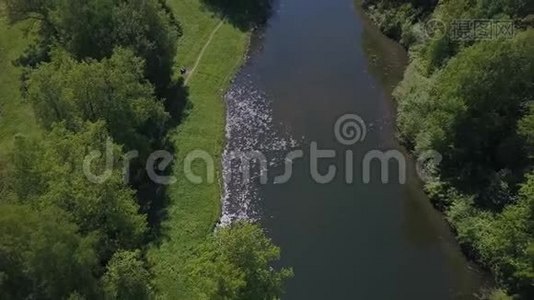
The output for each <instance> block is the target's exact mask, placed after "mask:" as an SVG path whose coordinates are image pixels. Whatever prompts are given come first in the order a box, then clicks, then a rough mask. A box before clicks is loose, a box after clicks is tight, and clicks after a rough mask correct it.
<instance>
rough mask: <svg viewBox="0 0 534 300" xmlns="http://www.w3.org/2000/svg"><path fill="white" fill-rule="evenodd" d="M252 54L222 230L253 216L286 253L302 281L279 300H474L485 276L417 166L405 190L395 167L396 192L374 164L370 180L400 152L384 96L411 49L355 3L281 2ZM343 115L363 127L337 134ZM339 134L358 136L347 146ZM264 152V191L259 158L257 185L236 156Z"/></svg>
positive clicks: (234, 129)
mask: <svg viewBox="0 0 534 300" xmlns="http://www.w3.org/2000/svg"><path fill="white" fill-rule="evenodd" d="M249 55H250V57H249V59H248V61H247V63H246V64H245V65H244V66H243V68H242V69H241V71H240V72H239V74H238V76H237V77H236V79H235V80H234V83H233V87H232V88H231V90H230V91H229V92H228V94H227V95H226V101H227V108H228V116H227V119H228V122H227V140H228V145H227V148H226V151H225V154H224V157H223V164H224V170H225V174H224V177H225V195H224V205H223V213H224V214H223V218H222V222H223V223H228V222H231V221H232V220H236V219H243V218H246V219H255V220H257V221H259V222H261V224H262V225H263V226H264V228H265V229H266V230H267V232H268V234H269V236H270V237H272V239H273V240H274V242H275V243H276V244H277V245H279V246H280V247H281V248H282V259H281V262H280V265H281V266H292V267H293V269H294V272H295V277H294V278H293V279H291V280H289V281H288V282H287V285H286V294H285V296H284V299H472V298H474V297H475V294H476V293H478V292H479V291H480V289H481V286H482V285H483V279H482V278H483V276H482V274H480V272H478V271H477V270H476V268H474V267H473V266H471V265H470V263H469V262H468V261H467V260H466V259H465V257H464V256H463V255H462V253H461V251H460V249H459V247H458V245H457V244H456V243H455V241H454V238H453V236H452V234H451V232H450V230H449V228H448V226H447V224H446V223H445V222H444V220H443V217H442V215H440V214H439V213H438V212H436V211H435V210H434V209H433V208H432V207H431V205H430V202H429V200H428V199H427V198H426V197H425V195H424V194H423V192H422V188H421V182H420V180H419V179H418V177H417V176H416V172H415V171H414V163H413V161H411V160H409V159H407V166H408V167H407V171H406V174H407V182H406V183H402V182H400V181H402V180H399V176H398V174H399V173H401V172H403V171H404V170H403V168H402V167H399V166H398V165H396V164H395V163H390V164H389V166H390V167H391V169H390V171H389V177H388V180H389V183H382V181H381V171H382V169H381V168H380V165H376V164H374V165H373V164H372V165H371V166H372V167H371V171H370V173H369V174H370V178H369V179H370V182H369V183H366V181H365V180H364V177H365V175H364V173H365V172H364V171H363V170H364V169H365V168H364V166H365V157H366V155H367V154H368V153H370V151H373V150H380V151H383V153H385V151H389V150H397V152H396V153H403V152H402V151H403V150H402V148H401V147H400V146H399V145H398V143H397V141H396V139H395V105H394V103H393V101H392V99H391V97H390V94H391V92H392V89H393V87H394V86H395V85H396V84H397V83H398V81H399V80H400V79H401V78H402V73H403V70H404V68H405V66H406V63H407V57H406V53H405V52H404V50H403V49H401V48H400V47H399V46H398V45H397V44H396V43H394V42H392V41H390V40H388V39H387V38H385V37H384V36H382V35H381V34H380V33H379V32H378V31H377V29H376V28H374V27H373V26H372V25H371V24H370V22H369V21H368V20H367V19H366V17H365V16H364V15H363V14H362V13H361V11H360V9H359V8H357V5H356V4H355V3H354V2H353V0H313V1H309V0H279V1H278V2H276V3H275V6H274V11H273V15H272V17H271V18H270V20H269V22H268V24H267V25H266V26H265V28H264V29H263V32H261V33H260V34H257V35H256V37H255V38H254V40H253V42H252V46H251V51H250V53H249ZM347 114H349V115H348V116H347ZM343 116H347V117H346V118H352V120H356V123H355V124H356V125H357V126H358V127H356V128H354V127H353V128H352V129H355V130H356V129H358V130H356V131H350V128H349V129H348V131H346V132H342V134H341V137H340V135H336V134H335V132H336V131H335V129H336V128H335V124H336V122H337V121H338V120H339V119H340V117H343ZM342 128H343V127H342ZM343 133H344V134H346V135H347V136H348V137H349V139H350V135H351V134H353V135H352V137H355V135H358V133H359V136H356V140H351V141H348V140H347V139H344V138H343ZM347 136H346V137H347ZM312 144H315V145H317V147H318V148H319V149H330V150H332V151H333V153H335V155H336V157H335V158H331V159H322V160H319V163H318V170H319V173H320V174H323V175H324V174H326V173H327V171H328V170H329V167H330V168H331V167H332V166H334V167H336V170H337V174H336V176H335V177H334V179H333V180H332V181H331V182H322V183H320V182H318V180H317V179H316V178H315V177H314V176H313V175H312V174H313V169H314V166H313V163H312V162H311V160H310V158H311V153H312V150H310V145H312ZM293 150H302V153H303V158H300V159H294V160H293V164H292V165H291V166H292V176H291V177H290V179H289V181H288V182H285V183H282V182H281V180H275V179H274V178H275V177H276V176H277V175H280V174H283V173H284V170H285V164H286V161H290V160H286V155H287V153H289V152H290V151H293ZM255 151H256V152H255ZM348 151H350V152H348ZM259 152H261V153H262V154H263V155H265V162H266V166H267V171H268V172H267V174H268V176H267V177H268V178H267V183H266V184H262V183H261V180H260V179H261V178H260V176H259V175H260V174H261V173H260V172H259V170H260V167H259V166H260V164H259V162H260V161H261V160H263V159H262V158H261V156H256V158H257V160H256V162H258V163H257V164H255V165H253V168H252V172H251V174H252V178H251V179H250V180H243V177H244V176H243V170H244V169H243V164H241V163H240V161H239V160H236V159H233V158H235V157H236V154H240V155H242V154H243V153H249V154H250V153H253V154H254V155H257V154H258V153H259ZM347 153H349V154H351V153H352V155H349V156H350V157H352V160H350V159H347V157H346V155H347ZM238 156H239V155H238ZM348 165H349V166H350V165H352V166H353V167H352V169H351V168H350V167H348ZM255 167H256V168H255ZM347 170H352V172H350V173H351V174H352V176H350V175H347V174H346V171H347ZM351 177H352V179H351V180H349V178H351ZM347 182H348V183H347Z"/></svg>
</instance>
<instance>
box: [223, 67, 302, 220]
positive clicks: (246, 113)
mask: <svg viewBox="0 0 534 300" xmlns="http://www.w3.org/2000/svg"><path fill="white" fill-rule="evenodd" d="M224 98H225V101H226V147H225V150H224V153H223V158H222V164H223V181H224V192H223V198H222V203H223V207H222V216H221V220H220V224H221V225H223V226H224V225H228V224H230V223H231V222H233V221H236V220H243V219H248V220H255V219H257V218H259V217H260V212H259V211H258V210H259V209H258V205H257V204H258V201H260V200H261V199H260V193H259V192H258V191H259V184H260V182H259V177H260V172H259V170H260V167H259V165H260V164H259V162H258V161H253V162H252V163H251V164H250V165H251V172H250V173H251V178H250V180H248V181H247V180H243V178H242V174H243V171H244V168H245V167H246V165H244V164H241V161H240V159H234V157H236V156H239V155H240V154H242V153H252V152H254V151H259V152H261V153H263V154H264V155H265V156H266V158H267V161H268V166H269V168H268V169H271V167H273V166H276V165H278V164H280V163H281V162H283V158H284V157H285V154H286V153H287V152H288V151H290V149H292V148H295V147H296V146H297V142H296V141H295V140H294V139H293V138H292V137H290V136H289V134H287V133H286V132H285V130H283V128H284V127H283V126H278V125H275V124H273V119H272V109H271V102H270V100H269V98H268V97H267V95H265V94H264V93H263V92H262V91H261V90H260V89H259V88H258V87H257V86H256V85H255V84H254V80H252V78H251V77H250V76H249V75H248V74H246V68H245V69H244V70H242V71H241V72H240V73H239V74H238V76H237V77H236V79H235V80H234V82H233V83H232V87H231V89H230V90H229V91H228V92H227V94H226V95H225V97H224ZM272 177H273V176H271V174H269V179H270V180H272Z"/></svg>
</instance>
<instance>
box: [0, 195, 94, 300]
mask: <svg viewBox="0 0 534 300" xmlns="http://www.w3.org/2000/svg"><path fill="white" fill-rule="evenodd" d="M0 210H1V211H2V213H1V214H0V270H1V271H0V298H3V299H62V298H65V297H67V296H68V295H70V294H72V293H75V292H77V293H80V294H83V295H85V296H88V297H94V296H95V295H96V294H97V282H96V279H95V276H94V274H95V271H96V269H97V268H98V259H97V256H96V253H95V252H94V250H93V244H94V239H93V238H92V237H91V236H87V237H82V236H80V235H79V234H78V232H77V231H78V228H77V226H76V225H74V224H72V223H70V222H68V221H67V220H66V218H65V214H64V212H62V211H61V210H59V209H57V208H47V209H44V210H42V211H35V210H32V209H30V208H29V207H27V206H24V205H9V204H7V205H6V204H0Z"/></svg>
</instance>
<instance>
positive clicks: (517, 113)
mask: <svg viewBox="0 0 534 300" xmlns="http://www.w3.org/2000/svg"><path fill="white" fill-rule="evenodd" d="M364 7H365V8H366V10H367V11H368V13H369V14H370V16H371V17H372V19H373V20H374V21H375V22H376V23H377V24H378V25H379V26H380V28H381V29H382V30H383V32H384V33H386V34H387V35H388V36H390V37H392V38H394V39H397V40H398V41H400V42H401V43H402V44H403V45H404V46H405V47H407V48H409V50H410V58H411V61H410V65H409V66H408V68H407V70H406V72H405V76H404V79H403V81H402V82H401V83H400V84H399V85H398V87H397V88H396V90H395V93H394V96H395V98H396V100H397V101H398V128H399V134H400V138H401V140H402V141H403V142H404V143H405V144H406V145H407V146H408V147H409V148H410V149H412V150H413V152H414V154H415V155H416V156H417V155H420V154H423V153H425V152H426V151H429V150H433V151H438V152H439V153H440V154H441V155H442V156H443V160H442V161H441V163H440V164H439V165H436V164H434V165H427V167H428V168H429V169H430V170H432V173H433V176H432V180H430V181H428V182H426V187H425V189H426V192H427V193H428V195H429V196H430V198H431V200H432V201H433V203H434V205H435V206H436V207H438V208H440V209H441V210H443V211H444V212H445V214H446V217H447V219H448V221H449V222H450V224H451V226H452V227H453V229H454V230H455V232H456V233H457V237H458V241H459V242H460V244H461V245H462V248H463V249H464V251H465V252H466V253H467V254H468V255H469V256H470V257H472V258H473V259H475V260H476V261H478V262H479V263H480V264H481V265H482V266H484V267H486V268H487V269H489V270H490V271H491V273H492V274H493V275H494V277H495V279H496V281H497V283H498V285H499V286H500V287H501V288H502V290H500V291H496V292H495V293H494V294H493V297H495V298H496V299H504V298H507V297H508V296H506V294H508V295H510V297H517V298H523V299H532V298H533V297H534V171H533V167H534V161H533V158H534V106H533V103H532V101H533V99H534V29H532V27H533V25H534V22H533V20H534V1H532V0H449V1H434V0H430V1H425V0H423V1H419V0H411V1H410V0H405V1H404V0H368V1H365V2H364ZM435 24H439V25H441V27H440V28H437V29H436V27H432V26H431V25H435ZM462 24H463V27H462ZM499 24H501V25H503V24H505V25H506V24H513V30H511V31H510V30H508V31H505V33H506V34H503V31H500V32H497V33H499V35H488V34H492V33H496V31H495V30H496V29H495V28H498V27H495V26H496V25H499ZM469 26H471V27H469ZM476 26H478V27H476ZM489 26H493V27H489ZM466 28H467V32H466V31H465V30H466ZM460 29H461V30H464V32H463V34H464V35H458V34H459V32H458V30H460ZM508 29H510V27H508ZM469 30H471V32H469ZM476 30H478V32H477V31H476ZM473 31H475V32H473ZM477 34H478V35H477Z"/></svg>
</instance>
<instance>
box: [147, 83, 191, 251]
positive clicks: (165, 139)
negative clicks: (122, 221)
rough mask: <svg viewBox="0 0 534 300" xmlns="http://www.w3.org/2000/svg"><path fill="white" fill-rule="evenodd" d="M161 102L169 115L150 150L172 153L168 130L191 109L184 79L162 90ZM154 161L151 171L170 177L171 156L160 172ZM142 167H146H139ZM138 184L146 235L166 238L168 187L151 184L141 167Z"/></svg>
mask: <svg viewBox="0 0 534 300" xmlns="http://www.w3.org/2000/svg"><path fill="white" fill-rule="evenodd" d="M162 96H163V99H164V100H163V101H164V104H165V110H166V111H167V112H168V113H169V115H170V118H169V120H168V121H167V122H166V124H165V127H164V129H163V130H162V133H161V135H160V138H158V139H156V140H157V142H156V145H153V149H154V150H164V151H167V152H168V153H171V154H173V155H174V154H175V153H176V149H175V144H174V141H173V140H172V137H171V135H172V133H173V132H174V131H175V130H176V128H177V127H178V126H179V125H180V124H181V123H182V122H183V121H184V120H185V119H186V118H187V116H188V115H189V112H190V111H191V108H192V103H191V102H190V101H189V88H188V87H187V86H186V85H184V78H182V77H180V78H179V79H178V80H176V81H174V82H173V83H172V84H171V85H169V87H168V88H167V89H166V90H165V91H164V93H163V95H162ZM144 161H146V159H145V160H144ZM160 162H161V161H156V163H155V164H156V165H155V166H153V167H154V171H155V173H156V174H158V175H159V176H171V175H172V173H173V170H174V167H175V166H174V163H175V161H174V159H173V161H172V163H171V164H170V165H168V166H166V167H165V170H163V171H162V172H160V171H159V170H158V167H157V166H158V163H160ZM140 167H142V168H143V169H145V167H146V166H140ZM141 177H142V179H141V180H140V182H141V183H140V184H139V185H138V186H137V198H138V202H139V203H140V204H141V210H142V211H143V213H145V214H146V215H147V221H148V224H149V229H150V235H149V237H148V238H149V240H150V241H151V242H153V243H155V244H159V243H160V242H161V241H162V240H164V239H166V237H165V236H164V232H165V230H164V229H163V228H162V226H164V225H163V224H164V221H165V220H166V219H167V215H168V213H167V209H168V206H169V197H168V193H167V189H168V188H169V186H167V185H162V184H159V183H155V182H154V181H153V180H152V179H150V178H149V176H148V174H147V172H146V170H143V175H141Z"/></svg>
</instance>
